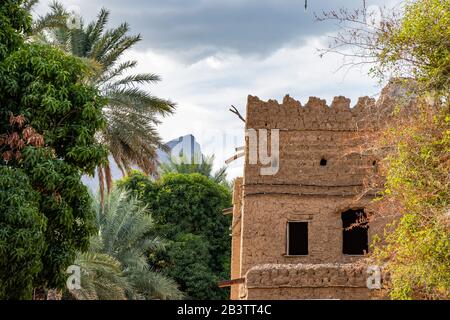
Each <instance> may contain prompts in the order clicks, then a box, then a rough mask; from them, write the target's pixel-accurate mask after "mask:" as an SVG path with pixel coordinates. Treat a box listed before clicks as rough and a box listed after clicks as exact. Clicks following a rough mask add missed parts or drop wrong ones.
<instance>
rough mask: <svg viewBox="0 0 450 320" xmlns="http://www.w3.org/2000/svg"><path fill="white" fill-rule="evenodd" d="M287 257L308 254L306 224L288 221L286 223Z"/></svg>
mask: <svg viewBox="0 0 450 320" xmlns="http://www.w3.org/2000/svg"><path fill="white" fill-rule="evenodd" d="M286 232H287V244H286V245H287V250H286V252H287V255H289V256H302V255H307V254H308V222H303V221H290V222H288V223H287V231H286Z"/></svg>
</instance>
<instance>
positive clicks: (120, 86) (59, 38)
mask: <svg viewBox="0 0 450 320" xmlns="http://www.w3.org/2000/svg"><path fill="white" fill-rule="evenodd" d="M29 2H31V6H32V5H33V4H35V2H36V1H34V0H30V1H29ZM69 16H70V14H69V12H67V10H66V9H65V8H64V6H63V5H62V4H60V3H59V2H57V1H54V2H53V3H52V4H51V5H50V12H49V13H48V14H47V15H45V16H41V17H39V18H38V19H37V20H36V21H35V22H34V24H33V35H32V37H31V38H32V39H33V40H34V41H41V42H45V43H48V44H51V45H54V46H57V47H59V48H61V49H62V50H65V51H66V52H69V53H71V54H73V55H76V56H78V57H81V58H84V59H86V60H88V61H90V66H91V67H92V74H91V76H90V78H89V81H90V82H92V83H93V84H94V85H95V86H96V87H97V88H98V89H99V90H100V92H101V94H102V96H103V97H104V98H106V101H107V106H106V107H105V108H104V110H103V113H104V117H105V119H106V121H107V126H106V128H105V129H104V130H102V131H101V132H99V133H98V140H99V141H100V142H101V143H103V144H104V145H106V146H107V147H108V149H109V152H110V154H111V156H112V157H113V159H114V161H115V162H116V163H117V165H118V167H119V169H120V170H121V171H122V174H123V175H125V174H126V173H129V172H130V171H131V170H132V167H133V166H137V167H139V168H140V169H141V170H143V171H144V172H145V173H147V174H151V175H156V174H157V170H156V168H157V165H158V162H157V155H156V150H157V148H163V149H164V145H163V143H162V141H161V138H160V136H159V134H158V133H157V131H156V126H157V125H158V124H159V123H160V120H159V119H158V117H160V116H163V117H164V116H167V115H169V114H172V113H173V111H174V109H175V104H174V103H173V102H171V101H169V100H165V99H161V98H158V97H155V96H153V95H151V94H150V93H149V92H148V91H147V90H146V89H144V88H143V86H145V85H150V84H154V83H156V82H158V81H160V80H161V79H160V77H159V76H158V75H156V74H152V73H138V74H133V73H131V70H132V69H133V68H134V67H136V65H137V62H136V61H123V60H122V59H121V58H122V56H123V54H124V52H125V51H127V50H128V49H130V48H132V47H133V46H134V45H135V44H136V43H138V42H139V41H141V36H140V35H128V33H129V31H130V27H129V25H128V24H127V23H122V24H121V25H119V26H118V27H117V28H113V29H108V30H107V29H106V25H107V23H108V18H109V11H108V10H106V9H102V10H100V13H99V14H98V17H97V20H96V21H93V22H91V23H89V24H88V25H87V26H85V25H84V23H83V21H81V22H80V25H79V28H78V29H74V28H69V27H68V26H67V19H68V17H69ZM97 173H98V176H99V183H100V191H101V193H102V194H103V190H104V189H105V184H106V187H107V189H108V191H109V190H111V186H112V177H111V170H110V167H109V163H108V162H107V163H105V164H104V165H101V166H99V167H98V170H97Z"/></svg>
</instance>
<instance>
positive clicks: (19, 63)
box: [0, 1, 106, 297]
mask: <svg viewBox="0 0 450 320" xmlns="http://www.w3.org/2000/svg"><path fill="white" fill-rule="evenodd" d="M21 3H22V1H6V2H4V3H2V6H1V7H0V15H1V16H0V20H1V22H0V23H1V24H2V26H3V27H4V28H2V29H1V31H0V33H1V35H0V37H1V40H2V46H3V47H2V48H0V49H1V50H3V51H2V52H3V55H2V56H1V60H0V167H1V168H5V167H9V168H15V169H20V172H21V173H22V174H25V175H26V176H27V178H28V181H29V184H30V185H31V188H32V189H33V190H34V191H36V192H38V193H39V197H38V198H37V199H36V201H37V207H36V208H37V210H38V213H36V215H39V214H43V215H44V216H45V217H46V219H47V223H46V227H45V229H43V232H44V244H43V245H42V248H41V250H37V249H36V254H39V253H42V254H41V255H40V263H41V264H42V268H40V272H39V273H38V274H37V275H36V276H35V277H34V279H32V280H31V279H30V281H32V283H33V286H35V287H46V288H61V287H63V286H64V285H65V283H66V279H67V275H66V274H65V270H66V268H67V267H68V266H69V265H70V264H72V263H73V262H74V259H75V255H76V252H77V251H80V250H81V251H83V250H86V249H87V248H88V245H89V239H90V237H91V235H92V234H93V233H94V232H95V230H96V228H95V213H94V211H93V209H92V204H91V198H90V196H89V193H88V190H87V188H86V187H85V186H84V185H83V184H82V183H81V176H82V174H84V173H88V172H93V170H94V168H95V167H96V166H97V165H98V164H99V163H100V162H102V161H103V160H104V159H105V158H106V150H105V149H104V148H103V147H102V146H100V145H99V144H97V143H96V142H95V141H96V140H95V137H94V135H95V133H96V132H97V131H98V130H99V129H101V128H102V127H103V126H104V117H103V115H102V108H103V106H104V105H105V101H104V100H103V99H102V98H100V95H99V93H98V90H97V89H95V88H94V87H92V86H91V85H89V84H88V83H87V81H86V76H87V74H88V73H89V68H88V67H87V66H86V65H85V63H84V62H83V61H82V60H80V59H78V58H75V57H72V56H69V55H67V54H65V53H64V52H62V51H61V50H59V49H56V48H51V47H48V46H44V45H35V44H26V43H24V41H23V39H22V33H23V32H24V31H27V30H28V29H29V21H30V18H29V16H27V14H26V12H24V11H23V10H22V9H20V5H21ZM3 40H4V42H3ZM19 194H20V193H19ZM31 194H32V193H31V192H30V195H31ZM24 204H25V202H24ZM10 205H11V207H7V208H5V210H8V211H9V210H16V209H17V208H18V207H16V205H17V203H10ZM33 208H34V205H33ZM5 212H7V211H5ZM39 212H40V213H39ZM1 214H2V215H3V212H1ZM30 219H31V217H30ZM38 225H39V224H38ZM8 228H10V226H8V225H3V226H2V228H1V229H0V233H4V232H6V231H7V230H8ZM36 244H39V242H36ZM30 246H31V245H30ZM0 250H1V251H3V252H6V255H5V256H4V257H6V258H5V259H9V260H10V261H6V260H5V261H4V263H5V264H4V266H6V265H8V264H14V258H13V256H12V253H11V252H9V250H11V247H9V248H8V247H4V246H3V245H2V246H0ZM5 268H6V267H5ZM36 270H38V269H37V268H36V269H35V270H34V271H36ZM6 272H7V269H6V270H4V269H0V273H1V274H5V273H6ZM10 277H11V278H12V279H11V280H10V281H15V280H14V278H15V277H16V276H15V275H14V274H10ZM30 277H32V275H30ZM17 289H21V290H24V292H25V291H26V292H31V291H29V289H30V287H29V286H28V284H26V286H24V287H22V288H19V287H17ZM5 294H7V295H8V297H13V295H11V296H9V293H8V292H6V293H5ZM28 294H29V293H28ZM28 296H29V295H28Z"/></svg>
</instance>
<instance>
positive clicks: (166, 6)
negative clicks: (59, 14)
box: [35, 0, 398, 177]
mask: <svg viewBox="0 0 450 320" xmlns="http://www.w3.org/2000/svg"><path fill="white" fill-rule="evenodd" d="M48 2H49V1H47V0H41V3H40V4H39V5H38V6H37V7H36V8H35V14H44V13H45V12H46V11H47V6H48ZM61 2H63V3H64V4H65V5H66V6H67V7H69V8H72V9H74V10H76V11H79V12H80V13H81V15H82V16H83V18H84V19H85V20H86V21H91V20H92V19H95V16H96V14H97V13H98V11H99V10H100V9H101V8H102V7H105V8H107V9H109V10H110V11H111V16H110V26H116V25H117V24H119V23H121V22H125V21H126V22H128V23H129V24H130V26H131V29H132V32H133V33H140V34H141V35H142V37H143V41H142V42H141V43H140V44H139V45H137V46H136V47H135V49H134V50H133V51H130V52H128V53H127V57H126V58H127V59H133V60H137V61H138V71H139V72H152V73H157V74H159V75H160V76H161V77H162V79H163V81H162V82H160V83H158V84H156V85H153V86H151V87H149V88H148V89H149V90H150V91H151V92H152V93H153V94H155V95H158V96H160V97H163V98H169V99H171V100H173V101H175V102H176V103H177V105H178V108H177V112H176V114H175V115H174V116H172V117H170V118H167V119H163V124H162V125H161V126H160V133H161V135H162V137H163V138H164V139H165V140H170V139H173V138H176V137H178V136H181V135H185V134H189V133H192V134H194V135H195V136H196V138H197V140H198V141H199V143H200V144H201V145H202V149H203V152H204V153H206V154H213V153H214V154H216V163H215V166H216V167H219V166H221V165H222V164H223V162H224V160H225V159H226V158H228V157H229V156H231V155H233V153H234V147H237V146H240V145H242V144H243V135H244V131H243V123H242V122H240V121H239V120H238V118H237V117H236V116H235V115H233V114H232V113H231V112H229V111H228V108H229V106H230V105H235V106H236V107H237V108H238V109H239V110H240V111H241V113H242V114H245V105H246V100H247V95H249V94H251V95H256V96H259V97H260V98H261V99H277V100H279V101H280V100H281V99H282V97H283V96H284V95H285V94H290V95H291V96H292V97H294V98H296V99H297V100H300V101H301V102H302V104H304V103H305V102H306V101H307V100H308V97H309V96H318V97H321V98H324V99H326V100H327V102H329V101H331V99H332V98H333V96H335V95H345V96H347V97H349V98H351V99H352V101H353V102H356V99H357V97H359V96H364V95H369V96H376V95H377V94H378V92H379V90H380V88H379V87H378V86H377V83H376V81H375V80H373V79H371V78H369V77H368V76H367V75H366V72H367V70H365V69H362V70H360V69H353V70H351V71H350V72H344V71H339V72H336V69H337V68H338V66H339V63H340V62H342V60H341V58H340V57H338V56H332V55H329V56H325V57H324V58H320V57H319V55H318V53H317V49H319V48H323V47H325V46H326V45H327V41H329V38H328V36H329V35H330V34H332V33H333V32H335V31H336V26H334V25H333V24H330V23H319V22H315V21H314V12H316V13H320V12H321V11H327V10H331V9H339V8H341V7H344V6H345V7H347V8H354V7H358V6H361V4H362V0H346V1H344V0H336V1H334V0H308V10H307V11H306V12H305V10H304V0H125V1H124V0H65V1H61ZM366 2H367V5H368V6H372V7H374V6H384V5H386V6H388V7H390V6H392V5H395V4H397V3H398V1H396V0H367V1H366ZM241 174H242V161H236V162H235V163H233V164H232V165H231V166H230V168H229V175H230V176H231V177H234V176H237V175H241Z"/></svg>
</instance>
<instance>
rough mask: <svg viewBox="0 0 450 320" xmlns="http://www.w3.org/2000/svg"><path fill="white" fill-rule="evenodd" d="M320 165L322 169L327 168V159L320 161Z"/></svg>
mask: <svg viewBox="0 0 450 320" xmlns="http://www.w3.org/2000/svg"><path fill="white" fill-rule="evenodd" d="M320 165H321V166H322V167H325V166H326V165H327V159H325V158H322V159H320Z"/></svg>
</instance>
